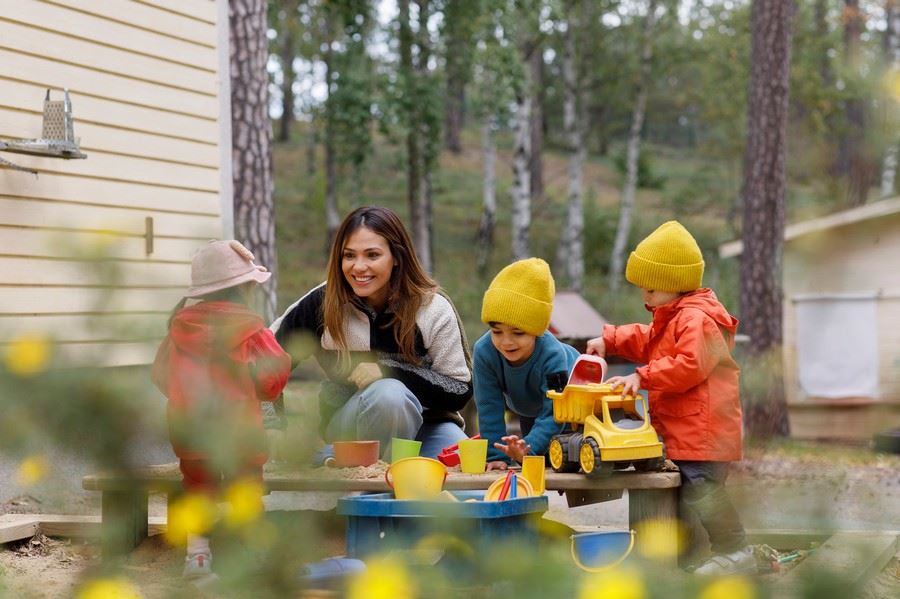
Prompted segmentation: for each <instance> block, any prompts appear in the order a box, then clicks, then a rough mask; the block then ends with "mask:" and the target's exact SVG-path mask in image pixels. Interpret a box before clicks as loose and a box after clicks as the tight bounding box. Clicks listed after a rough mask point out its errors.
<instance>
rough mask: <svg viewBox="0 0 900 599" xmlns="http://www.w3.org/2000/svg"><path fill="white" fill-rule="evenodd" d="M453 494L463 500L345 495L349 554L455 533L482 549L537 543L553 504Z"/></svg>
mask: <svg viewBox="0 0 900 599" xmlns="http://www.w3.org/2000/svg"><path fill="white" fill-rule="evenodd" d="M453 495H454V496H455V497H456V498H457V499H459V502H453V501H416V500H398V499H394V496H393V494H391V493H377V494H372V495H359V496H352V497H342V498H341V499H339V500H338V504H337V513H338V514H341V515H344V516H347V555H349V556H350V557H355V558H365V557H366V556H367V555H370V554H372V553H376V552H381V551H386V550H390V549H411V548H412V547H413V546H414V545H415V544H416V543H417V542H418V541H420V540H421V539H423V538H425V537H428V536H430V535H451V536H452V537H454V538H458V539H461V540H462V541H464V542H465V543H467V544H468V545H471V546H472V547H473V548H474V549H476V550H479V551H480V550H482V549H490V548H492V546H493V545H494V544H495V543H497V542H505V541H513V540H515V541H519V540H524V541H526V542H534V543H537V540H538V533H537V521H538V520H540V518H541V515H542V514H543V513H544V512H546V511H547V506H548V501H547V498H546V497H545V496H539V497H522V498H520V499H507V500H505V501H482V499H483V498H484V491H456V492H454V493H453ZM467 499H475V500H477V501H470V502H467V501H466V500H467Z"/></svg>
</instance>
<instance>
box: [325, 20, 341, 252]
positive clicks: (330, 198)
mask: <svg viewBox="0 0 900 599" xmlns="http://www.w3.org/2000/svg"><path fill="white" fill-rule="evenodd" d="M332 18H333V17H332V16H331V13H330V11H329V12H328V13H327V16H326V17H325V28H326V34H325V40H326V45H327V47H328V49H327V50H326V51H325V88H326V93H327V94H328V95H327V97H326V98H325V225H326V226H327V227H328V245H329V246H330V245H331V241H332V240H333V239H334V236H335V234H336V233H337V230H338V227H340V226H341V214H340V211H339V210H338V198H337V148H336V147H335V143H336V140H335V116H336V115H335V114H334V113H335V106H334V96H333V95H332V91H333V89H334V86H333V82H332V77H333V76H334V75H333V72H332V68H333V65H334V51H333V50H332V46H333V43H332V42H333V39H332V32H333V31H334V25H333V23H332Z"/></svg>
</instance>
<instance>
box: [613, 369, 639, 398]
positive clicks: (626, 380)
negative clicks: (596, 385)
mask: <svg viewBox="0 0 900 599" xmlns="http://www.w3.org/2000/svg"><path fill="white" fill-rule="evenodd" d="M606 382H607V383H609V384H610V385H611V386H612V388H613V389H615V388H616V387H622V394H623V395H637V392H638V390H639V389H640V388H641V376H640V375H639V374H638V373H636V372H635V373H633V374H629V375H628V376H611V377H609V378H608V379H606Z"/></svg>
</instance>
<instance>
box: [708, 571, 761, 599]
mask: <svg viewBox="0 0 900 599" xmlns="http://www.w3.org/2000/svg"><path fill="white" fill-rule="evenodd" d="M754 597H756V591H755V590H754V588H753V584H752V583H751V582H750V581H749V580H747V579H746V578H744V577H743V576H729V577H727V578H717V579H715V580H713V581H712V582H711V583H709V586H707V587H706V588H705V589H703V591H702V592H701V593H700V599H753V598H754Z"/></svg>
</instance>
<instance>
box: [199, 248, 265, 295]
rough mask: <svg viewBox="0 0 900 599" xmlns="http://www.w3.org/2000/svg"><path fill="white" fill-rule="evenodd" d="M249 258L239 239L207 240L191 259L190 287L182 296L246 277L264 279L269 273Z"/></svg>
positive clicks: (219, 288)
mask: <svg viewBox="0 0 900 599" xmlns="http://www.w3.org/2000/svg"><path fill="white" fill-rule="evenodd" d="M253 260H254V258H253V254H252V253H251V252H250V250H248V249H247V248H245V247H244V246H243V245H242V244H241V242H240V241H235V240H234V239H230V240H225V241H210V242H209V243H208V244H206V246H204V247H202V248H200V249H199V250H197V253H196V254H194V258H193V259H192V260H191V287H190V289H188V290H187V293H185V294H184V296H185V297H190V298H195V297H200V296H203V295H208V294H210V293H214V292H216V291H222V290H223V289H229V288H231V287H237V286H238V285H240V284H242V283H246V282H248V281H256V282H257V283H265V282H266V281H268V280H269V277H271V276H272V273H270V272H269V271H268V270H266V267H265V266H259V265H258V264H256V263H255V262H254V261H253Z"/></svg>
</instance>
